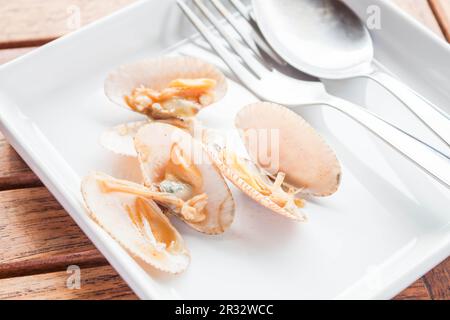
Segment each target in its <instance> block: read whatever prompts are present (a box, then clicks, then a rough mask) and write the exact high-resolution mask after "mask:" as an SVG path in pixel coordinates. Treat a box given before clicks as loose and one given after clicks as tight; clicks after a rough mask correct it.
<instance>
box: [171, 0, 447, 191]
mask: <svg viewBox="0 0 450 320" xmlns="http://www.w3.org/2000/svg"><path fill="white" fill-rule="evenodd" d="M230 1H231V0H230ZM232 2H235V3H238V2H239V1H237V0H233V1H232ZM177 3H178V6H179V7H180V8H181V10H182V11H183V12H184V14H185V15H186V17H187V18H188V19H189V20H190V21H191V22H192V24H193V25H194V26H195V27H196V28H197V30H198V31H199V32H200V34H201V35H202V36H203V37H204V38H205V40H206V41H207V42H208V43H209V44H210V45H211V47H212V48H213V49H214V50H215V51H216V53H217V54H218V55H219V56H220V57H221V59H222V60H223V61H224V62H225V63H226V64H227V66H228V67H229V68H230V69H231V71H232V72H233V73H234V74H235V75H236V77H237V78H238V79H239V80H240V81H241V82H242V84H243V85H244V86H245V87H246V88H247V89H248V90H250V91H251V92H253V93H254V94H255V95H256V96H257V97H258V98H259V99H261V100H264V101H270V102H273V103H278V104H282V105H285V106H287V107H291V108H293V107H298V106H306V105H307V106H312V105H326V106H329V107H332V108H334V109H336V110H339V111H341V112H343V113H344V114H346V115H347V116H349V117H350V118H352V119H354V120H356V121H357V122H359V123H360V124H361V125H362V126H364V127H365V128H367V129H369V130H370V131H371V132H372V133H374V134H375V135H377V136H378V137H379V138H381V139H382V140H384V141H385V142H386V143H387V144H389V145H390V146H391V147H393V148H394V149H395V150H397V151H398V152H400V153H401V154H402V155H403V156H405V157H406V158H407V159H409V160H411V161H412V162H413V163H415V164H416V165H417V166H418V167H419V168H421V169H423V170H424V171H425V172H426V173H428V174H429V175H431V176H432V177H434V178H435V179H436V180H438V181H439V182H441V183H442V184H443V185H445V186H446V187H447V188H449V189H450V158H448V157H447V156H446V155H444V154H442V153H441V152H439V151H437V150H435V149H434V148H432V147H430V146H429V145H427V144H425V143H423V142H422V141H420V140H418V139H416V138H415V137H413V136H411V135H409V134H408V133H406V132H404V131H402V130H400V129H399V128H397V127H395V126H394V125H392V124H390V123H388V122H386V121H385V120H383V119H381V118H380V117H378V116H377V115H375V114H373V113H371V112H370V111H368V110H366V109H364V108H362V107H360V106H358V105H355V104H353V103H351V102H349V101H346V100H343V99H341V98H338V97H335V96H332V95H330V94H328V93H327V92H326V91H325V87H324V86H323V84H322V83H321V82H311V81H301V80H298V79H294V78H291V77H288V76H286V75H284V74H281V73H280V72H277V70H274V69H271V68H268V67H266V66H265V65H264V64H262V63H261V62H260V59H259V58H257V57H255V55H254V54H253V52H254V50H253V52H252V50H251V47H250V46H248V44H247V42H248V39H243V41H238V40H237V39H236V38H234V37H233V36H231V35H230V34H229V33H227V31H226V29H225V28H224V25H223V24H222V23H221V22H219V20H218V19H217V17H216V16H215V15H214V14H213V13H212V12H211V10H210V9H209V8H208V7H207V6H206V5H205V4H204V2H203V1H202V0H193V3H194V4H195V5H196V6H197V7H198V8H199V9H200V11H201V12H202V13H203V14H204V15H205V17H206V18H207V19H208V20H209V21H210V22H211V24H212V25H213V26H214V27H215V28H216V29H217V31H218V34H219V35H221V36H222V37H223V39H224V40H225V41H226V42H227V43H228V45H229V47H230V48H231V49H232V50H233V51H234V53H232V52H231V51H230V50H229V49H228V48H227V47H226V46H225V45H224V44H223V41H222V40H220V39H219V38H218V37H217V36H216V35H215V34H214V33H213V31H212V30H211V29H210V28H208V27H207V26H206V25H205V24H204V23H203V22H202V20H201V19H200V17H199V16H197V14H196V13H194V11H193V10H192V9H191V8H190V7H189V6H188V5H187V4H186V3H185V1H183V0H177ZM211 3H212V4H213V5H214V6H215V7H216V8H217V9H218V11H219V12H220V13H221V14H222V15H223V16H224V17H225V18H226V20H227V21H228V22H229V21H233V19H234V16H232V15H231V14H230V12H228V11H227V10H226V9H225V10H224V6H223V4H222V3H221V2H220V0H211ZM241 9H242V8H241ZM242 13H244V14H246V15H248V13H245V12H242ZM245 18H247V19H248V16H247V17H245ZM237 34H239V35H240V34H241V32H239V33H237Z"/></svg>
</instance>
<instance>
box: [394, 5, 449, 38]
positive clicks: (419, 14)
mask: <svg viewBox="0 0 450 320" xmlns="http://www.w3.org/2000/svg"><path fill="white" fill-rule="evenodd" d="M392 1H394V3H395V4H396V5H398V6H399V7H400V8H402V9H403V10H404V11H405V12H407V13H409V14H410V15H412V16H413V17H414V18H416V19H417V20H418V21H420V22H421V23H423V24H424V25H425V26H426V27H428V28H429V29H431V30H432V31H434V32H435V33H436V34H437V35H439V36H440V37H443V36H444V35H443V33H442V31H441V28H440V27H439V24H438V22H437V20H436V17H435V16H434V14H433V11H432V10H431V8H430V6H429V4H428V1H427V0H392ZM446 1H447V0H446Z"/></svg>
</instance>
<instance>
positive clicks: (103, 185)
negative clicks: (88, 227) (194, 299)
mask: <svg viewBox="0 0 450 320" xmlns="http://www.w3.org/2000/svg"><path fill="white" fill-rule="evenodd" d="M111 186H118V188H117V189H114V187H111ZM108 188H111V189H108ZM120 188H124V189H129V190H135V191H136V192H135V193H133V192H122V191H121V189H120ZM81 189H82V195H83V198H84V201H85V205H86V208H87V210H88V212H89V214H90V216H91V217H92V218H93V220H94V221H96V222H97V223H98V224H99V225H100V226H101V227H102V228H103V229H104V230H105V231H106V232H108V233H109V234H110V235H111V236H112V237H113V238H114V239H115V240H116V241H118V242H119V243H120V245H122V246H123V247H124V248H125V249H126V250H127V251H128V252H129V253H130V254H131V255H132V256H133V257H135V258H138V259H139V260H141V261H144V262H145V263H147V264H149V265H152V266H153V267H155V268H157V269H159V270H161V271H164V272H169V273H180V272H182V271H184V270H185V269H186V268H187V266H188V265H189V261H190V255H189V252H188V250H187V249H186V247H185V245H184V241H183V239H182V238H181V236H180V234H179V233H178V231H177V230H175V228H174V227H173V226H172V225H171V223H170V221H169V219H168V218H167V217H166V216H165V215H164V214H163V212H162V211H161V209H160V208H159V207H158V206H157V205H156V203H155V202H154V201H152V200H150V199H148V198H146V197H145V196H140V195H138V194H139V193H140V192H142V193H143V194H145V192H147V190H148V188H145V187H144V186H142V185H139V184H135V183H132V182H128V181H123V180H118V179H114V178H112V177H110V176H108V175H106V174H102V173H92V174H90V175H89V176H88V177H86V178H85V179H84V180H83V182H82V188H81Z"/></svg>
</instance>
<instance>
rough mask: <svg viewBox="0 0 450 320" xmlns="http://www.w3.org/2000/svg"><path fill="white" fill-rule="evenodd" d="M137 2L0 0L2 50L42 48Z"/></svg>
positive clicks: (124, 0)
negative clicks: (38, 46) (41, 46)
mask: <svg viewBox="0 0 450 320" xmlns="http://www.w3.org/2000/svg"><path fill="white" fill-rule="evenodd" d="M132 2H134V0H95V1H92V0H45V1H42V0H14V1H11V0H0V17H1V19H0V30H1V32H0V49H1V48H14V47H29V46H37V45H42V44H44V43H46V42H49V41H51V40H53V39H55V38H57V37H60V36H62V35H64V34H67V33H69V32H71V31H73V30H76V29H78V28H80V27H81V26H83V25H86V24H88V23H90V22H92V21H95V20H97V19H98V18H101V17H103V16H105V15H107V14H109V13H112V12H114V11H116V10H117V9H119V8H121V7H123V6H125V5H127V4H130V3H132Z"/></svg>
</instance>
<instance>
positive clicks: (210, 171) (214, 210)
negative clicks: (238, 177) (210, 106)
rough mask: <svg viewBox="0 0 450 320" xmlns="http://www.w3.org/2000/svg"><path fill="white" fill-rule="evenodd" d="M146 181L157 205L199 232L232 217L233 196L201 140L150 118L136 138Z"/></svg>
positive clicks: (218, 229) (215, 230) (212, 230)
mask: <svg viewBox="0 0 450 320" xmlns="http://www.w3.org/2000/svg"><path fill="white" fill-rule="evenodd" d="M135 146H136V151H137V153H138V159H139V162H140V164H141V169H142V173H143V176H144V184H145V185H146V186H147V187H149V188H151V189H152V190H155V191H156V192H159V194H160V198H159V199H156V198H155V199H154V200H155V201H156V202H158V204H160V205H163V206H165V207H166V208H168V209H169V210H170V211H171V212H172V213H173V214H175V215H176V216H178V217H179V218H181V219H182V220H183V221H185V222H186V223H187V224H188V225H190V226H191V227H192V228H194V229H195V230H197V231H200V232H203V233H207V234H220V233H223V232H224V231H225V230H226V229H228V227H229V226H230V225H231V223H232V221H233V219H234V209H235V206H234V200H233V197H232V194H231V192H230V190H229V188H228V186H227V184H226V182H225V180H224V178H223V176H222V174H221V172H220V170H219V168H218V167H217V166H216V165H215V164H214V163H213V162H212V161H211V159H210V156H209V155H208V153H207V152H206V151H205V149H204V147H203V145H202V144H201V143H200V142H199V141H197V140H195V139H194V138H193V137H192V136H191V135H190V134H188V133H187V132H185V131H184V130H181V129H179V128H177V127H174V126H171V125H168V124H165V123H159V122H153V123H150V124H148V125H145V126H144V127H142V128H141V129H140V130H139V132H138V133H137V135H136V137H135Z"/></svg>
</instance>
